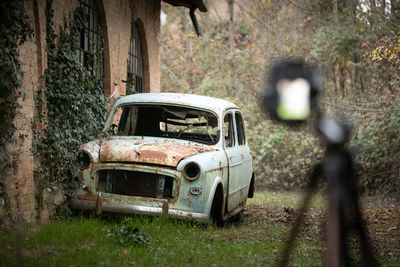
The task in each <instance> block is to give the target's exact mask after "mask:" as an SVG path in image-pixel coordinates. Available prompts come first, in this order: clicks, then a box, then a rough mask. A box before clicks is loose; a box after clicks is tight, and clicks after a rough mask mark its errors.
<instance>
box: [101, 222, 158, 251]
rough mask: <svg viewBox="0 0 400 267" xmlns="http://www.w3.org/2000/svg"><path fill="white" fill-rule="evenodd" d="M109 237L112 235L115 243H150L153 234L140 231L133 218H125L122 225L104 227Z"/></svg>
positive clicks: (122, 244)
mask: <svg viewBox="0 0 400 267" xmlns="http://www.w3.org/2000/svg"><path fill="white" fill-rule="evenodd" d="M103 231H104V232H106V234H107V237H112V238H113V240H114V242H115V243H118V244H119V245H121V246H127V245H128V246H129V245H141V244H150V242H151V236H149V235H147V234H145V233H142V232H141V231H139V228H138V227H137V225H135V222H134V221H133V220H132V219H131V218H125V219H124V221H123V222H122V223H121V224H120V225H115V226H114V227H110V228H107V227H106V228H103Z"/></svg>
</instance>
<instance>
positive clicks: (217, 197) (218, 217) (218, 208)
mask: <svg viewBox="0 0 400 267" xmlns="http://www.w3.org/2000/svg"><path fill="white" fill-rule="evenodd" d="M222 202H223V194H222V186H221V185H218V187H217V190H215V194H214V199H213V202H212V205H211V214H210V216H211V220H212V221H213V223H216V224H217V225H218V226H221V225H223V223H224V221H223V219H222Z"/></svg>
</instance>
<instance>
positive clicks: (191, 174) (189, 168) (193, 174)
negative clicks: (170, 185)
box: [183, 162, 200, 181]
mask: <svg viewBox="0 0 400 267" xmlns="http://www.w3.org/2000/svg"><path fill="white" fill-rule="evenodd" d="M183 176H185V178H186V179H188V180H190V181H194V180H196V179H197V178H199V176H200V167H199V165H198V164H197V163H194V162H190V163H188V164H187V165H186V166H185V168H184V169H183Z"/></svg>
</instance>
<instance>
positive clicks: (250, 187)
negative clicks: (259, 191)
mask: <svg viewBox="0 0 400 267" xmlns="http://www.w3.org/2000/svg"><path fill="white" fill-rule="evenodd" d="M254 191H255V186H254V174H253V176H252V177H251V180H250V185H249V193H248V194H247V197H248V198H253V197H254Z"/></svg>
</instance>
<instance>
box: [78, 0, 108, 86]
mask: <svg viewBox="0 0 400 267" xmlns="http://www.w3.org/2000/svg"><path fill="white" fill-rule="evenodd" d="M79 7H80V8H83V9H84V10H85V13H86V16H87V17H86V18H87V19H86V22H85V25H84V27H83V29H82V30H81V32H80V37H79V44H78V46H77V48H76V55H77V57H78V59H79V61H80V62H81V63H82V64H83V66H84V67H85V68H86V69H88V70H89V71H91V72H92V74H93V75H94V76H95V77H97V78H100V79H102V78H103V76H104V65H103V64H104V63H103V34H102V30H101V24H100V18H99V15H98V7H97V3H96V0H79Z"/></svg>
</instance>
